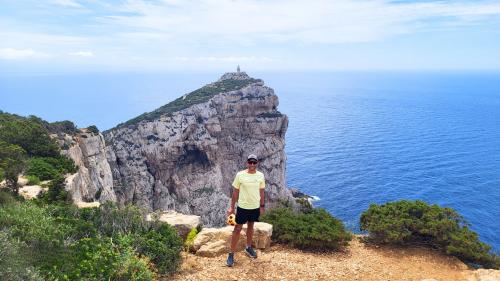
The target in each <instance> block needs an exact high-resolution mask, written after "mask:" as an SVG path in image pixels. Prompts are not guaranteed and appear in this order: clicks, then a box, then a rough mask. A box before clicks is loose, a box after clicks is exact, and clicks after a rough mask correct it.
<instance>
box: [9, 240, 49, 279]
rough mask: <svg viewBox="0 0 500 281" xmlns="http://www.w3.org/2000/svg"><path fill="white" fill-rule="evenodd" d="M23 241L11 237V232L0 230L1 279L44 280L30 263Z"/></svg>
mask: <svg viewBox="0 0 500 281" xmlns="http://www.w3.org/2000/svg"><path fill="white" fill-rule="evenodd" d="M24 248H25V246H24V245H23V243H22V242H18V241H16V240H15V239H10V237H9V234H8V233H7V232H5V231H0V253H1V254H0V280H10V281H25V280H27V281H38V280H39V281H42V280H43V278H42V276H41V275H40V273H39V272H38V271H37V270H36V269H35V268H34V267H33V266H31V265H30V261H29V260H28V258H27V255H26V254H25V253H24Z"/></svg>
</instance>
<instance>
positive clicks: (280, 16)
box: [101, 0, 500, 44]
mask: <svg viewBox="0 0 500 281" xmlns="http://www.w3.org/2000/svg"><path fill="white" fill-rule="evenodd" d="M118 10H119V11H122V12H127V13H128V14H129V15H126V16H125V15H114V16H108V17H103V18H102V19H101V21H102V22H103V23H106V24H109V25H112V26H121V27H125V28H129V29H134V30H140V31H141V32H147V33H151V32H155V33H161V34H163V35H164V36H167V37H169V38H172V37H173V38H175V39H180V40H185V41H190V39H192V38H196V39H198V40H199V41H202V42H211V43H215V42H216V41H218V40H223V41H224V42H228V41H229V42H237V43H253V44H257V43H262V42H271V43H276V42H278V43H279V42H294V41H295V42H301V43H324V44H336V43H350V42H371V41H376V40H381V39H384V38H386V37H388V36H393V35H396V34H401V33H411V32H415V31H419V30H425V29H426V28H429V27H433V26H435V25H444V24H447V25H446V26H448V27H450V24H449V23H455V24H458V23H469V24H471V22H474V23H477V22H481V21H483V20H488V19H489V18H490V17H493V16H500V3H495V2H476V3H474V2H457V3H449V2H418V3H397V4H395V3H389V2H387V1H382V0H372V1H353V0H336V1H330V0H316V1H298V0H277V1H256V0H243V1H233V0H202V1H163V2H156V3H155V4H153V3H151V2H149V1H139V0H135V1H128V2H127V3H126V4H124V5H122V6H119V7H118Z"/></svg>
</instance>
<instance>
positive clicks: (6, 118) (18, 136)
mask: <svg viewBox="0 0 500 281" xmlns="http://www.w3.org/2000/svg"><path fill="white" fill-rule="evenodd" d="M46 123H47V122H45V121H43V120H42V119H40V118H38V117H36V116H29V117H28V118H26V117H22V116H18V115H15V114H9V113H4V112H0V127H1V128H2V129H1V130H0V140H3V141H5V142H7V143H10V144H14V145H18V146H20V147H22V148H23V149H24V150H25V151H26V153H27V154H28V156H30V157H33V156H42V157H56V156H58V155H59V151H60V149H59V147H58V145H57V143H56V142H55V141H54V140H53V139H51V138H50V136H49V131H48V130H47V128H46V127H45V124H46Z"/></svg>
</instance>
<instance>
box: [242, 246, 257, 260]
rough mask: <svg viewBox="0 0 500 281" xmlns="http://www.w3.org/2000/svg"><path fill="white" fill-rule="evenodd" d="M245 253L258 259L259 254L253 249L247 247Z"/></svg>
mask: <svg viewBox="0 0 500 281" xmlns="http://www.w3.org/2000/svg"><path fill="white" fill-rule="evenodd" d="M245 253H246V254H247V256H249V257H251V258H254V259H256V258H257V253H256V252H255V251H254V250H253V248H252V247H246V248H245Z"/></svg>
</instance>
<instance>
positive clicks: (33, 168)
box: [26, 158, 59, 181]
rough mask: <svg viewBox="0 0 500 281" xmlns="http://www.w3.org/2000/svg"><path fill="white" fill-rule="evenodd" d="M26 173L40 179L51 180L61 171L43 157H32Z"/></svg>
mask: <svg viewBox="0 0 500 281" xmlns="http://www.w3.org/2000/svg"><path fill="white" fill-rule="evenodd" d="M26 175H28V176H36V177H38V178H39V179H40V180H43V181H44V180H50V179H53V178H55V177H57V176H58V175H59V172H58V171H57V170H56V168H54V167H53V166H52V165H51V164H49V163H47V162H46V161H45V160H44V159H43V158H31V159H29V161H28V167H27V169H26Z"/></svg>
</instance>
